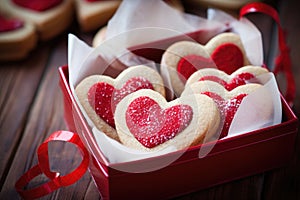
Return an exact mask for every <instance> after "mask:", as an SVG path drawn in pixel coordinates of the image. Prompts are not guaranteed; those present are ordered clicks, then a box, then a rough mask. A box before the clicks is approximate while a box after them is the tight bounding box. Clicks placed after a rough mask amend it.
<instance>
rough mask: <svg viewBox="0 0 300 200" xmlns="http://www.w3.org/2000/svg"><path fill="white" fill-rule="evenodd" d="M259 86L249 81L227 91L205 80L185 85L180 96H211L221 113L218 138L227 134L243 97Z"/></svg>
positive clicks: (259, 85)
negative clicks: (220, 128) (220, 127)
mask: <svg viewBox="0 0 300 200" xmlns="http://www.w3.org/2000/svg"><path fill="white" fill-rule="evenodd" d="M261 87H262V85H261V84H257V83H249V84H246V85H241V86H238V87H236V88H234V89H232V90H231V91H228V90H226V89H225V88H224V87H223V86H222V85H221V84H219V83H216V82H214V81H209V80H206V81H199V82H195V83H193V84H190V85H187V86H186V88H185V90H184V91H183V92H182V96H189V95H191V94H204V95H207V96H208V97H210V98H212V99H213V100H214V101H215V102H216V104H217V105H218V108H219V110H220V113H221V119H222V120H221V121H222V122H221V124H223V128H222V131H221V134H220V136H219V138H223V137H225V136H227V134H228V131H229V128H230V125H231V122H232V120H233V118H234V116H235V113H236V112H237V110H238V108H239V106H240V104H241V103H242V101H243V99H244V98H245V97H246V96H247V95H248V94H250V93H251V92H254V91H256V90H257V89H259V88H261ZM249 109H251V108H249ZM269 111H270V112H268V113H265V115H266V116H270V114H271V113H272V108H271V107H270V109H269ZM253 112H254V111H253ZM255 112H260V111H255Z"/></svg>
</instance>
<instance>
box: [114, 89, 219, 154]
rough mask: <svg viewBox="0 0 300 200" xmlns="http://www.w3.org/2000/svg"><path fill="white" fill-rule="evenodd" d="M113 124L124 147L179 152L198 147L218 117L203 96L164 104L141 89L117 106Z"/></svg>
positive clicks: (154, 95)
mask: <svg viewBox="0 0 300 200" xmlns="http://www.w3.org/2000/svg"><path fill="white" fill-rule="evenodd" d="M115 122H116V129H117V132H118V135H119V138H120V140H121V142H122V143H123V144H124V145H125V146H128V147H130V148H134V149H138V150H142V151H156V150H160V149H163V148H166V147H167V146H174V147H175V148H177V149H183V148H187V147H189V146H190V145H196V144H199V143H201V142H202V141H203V139H204V138H205V137H211V136H212V135H214V134H215V132H216V131H217V129H218V127H219V123H220V115H219V111H218V108H217V106H216V104H215V103H214V102H213V100H212V99H211V98H209V97H207V96H206V95H201V94H198V95H192V96H191V97H188V96H185V97H182V98H177V99H176V100H173V101H171V102H167V101H166V100H165V98H164V97H163V96H161V95H160V94H159V93H157V92H155V91H153V90H149V89H143V90H139V91H137V92H135V93H132V94H130V95H128V96H127V97H125V98H124V99H123V100H122V101H121V102H120V103H119V104H118V105H117V108H116V112H115Z"/></svg>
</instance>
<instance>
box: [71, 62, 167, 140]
mask: <svg viewBox="0 0 300 200" xmlns="http://www.w3.org/2000/svg"><path fill="white" fill-rule="evenodd" d="M141 89H151V90H155V91H157V92H158V93H160V94H161V95H163V96H165V89H164V84H163V80H162V78H161V76H160V75H159V74H158V72H157V71H155V70H154V69H152V68H150V67H147V66H143V65H139V66H134V67H129V68H127V69H126V70H124V71H123V72H122V73H121V74H119V76H118V77H117V78H116V79H113V78H111V77H109V76H105V75H93V76H89V77H87V78H85V79H84V80H82V81H81V82H80V83H79V84H78V85H77V87H76V89H75V92H76V94H77V96H78V99H79V102H80V103H81V105H82V106H83V108H84V109H85V111H86V113H87V115H88V117H89V118H90V119H91V120H92V121H93V123H94V124H95V126H96V127H97V128H98V129H99V130H101V131H103V132H104V133H105V134H106V135H108V136H109V137H111V138H113V139H116V140H118V136H117V133H116V130H115V121H114V112H115V109H116V106H117V104H118V103H119V102H120V101H121V100H122V99H123V98H125V97H126V96H127V95H129V94H131V93H133V92H136V91H138V90H141Z"/></svg>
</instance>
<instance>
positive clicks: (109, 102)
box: [88, 77, 154, 128]
mask: <svg viewBox="0 0 300 200" xmlns="http://www.w3.org/2000/svg"><path fill="white" fill-rule="evenodd" d="M140 89H152V90H153V89H154V88H153V86H152V83H151V82H150V81H148V80H147V79H146V78H144V77H134V78H131V79H129V80H128V81H127V82H126V83H124V84H123V85H122V87H121V89H119V90H118V89H115V88H114V86H112V85H110V84H108V83H106V82H99V83H96V84H94V85H93V86H92V87H91V88H90V89H89V91H88V101H89V103H90V105H91V106H92V107H93V108H94V110H95V112H96V114H97V115H98V116H99V117H101V119H103V120H104V121H105V122H106V123H108V124H109V125H110V126H111V127H113V128H115V122H114V114H113V113H114V111H115V109H116V106H117V104H118V103H119V102H120V101H121V100H122V99H123V98H124V97H125V96H127V95H129V94H131V93H133V92H135V91H137V90H140Z"/></svg>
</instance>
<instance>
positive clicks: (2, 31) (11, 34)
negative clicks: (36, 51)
mask: <svg viewBox="0 0 300 200" xmlns="http://www.w3.org/2000/svg"><path fill="white" fill-rule="evenodd" d="M36 43H37V35H36V32H35V28H34V25H33V24H32V23H30V22H28V21H24V20H20V19H18V18H16V17H11V16H7V15H1V14H0V60H1V61H10V60H19V59H23V58H25V57H26V56H27V55H28V54H29V52H30V51H31V50H32V49H33V48H34V47H35V46H36Z"/></svg>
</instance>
